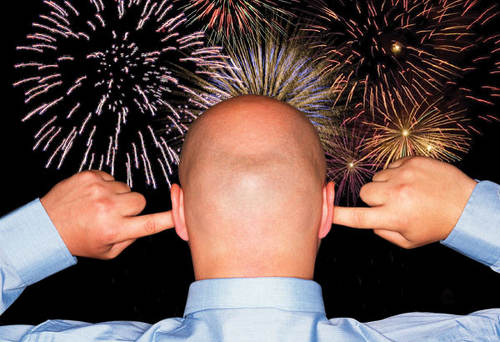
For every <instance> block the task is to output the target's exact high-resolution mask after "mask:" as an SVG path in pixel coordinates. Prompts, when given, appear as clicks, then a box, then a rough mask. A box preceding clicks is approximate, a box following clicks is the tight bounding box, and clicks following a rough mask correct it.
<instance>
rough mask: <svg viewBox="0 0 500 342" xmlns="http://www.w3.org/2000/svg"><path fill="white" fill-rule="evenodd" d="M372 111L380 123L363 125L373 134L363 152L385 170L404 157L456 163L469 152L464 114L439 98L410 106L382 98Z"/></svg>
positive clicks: (407, 103)
mask: <svg viewBox="0 0 500 342" xmlns="http://www.w3.org/2000/svg"><path fill="white" fill-rule="evenodd" d="M380 102H381V103H383V106H382V107H378V108H377V109H376V111H377V114H378V116H379V117H381V118H382V120H381V121H382V122H381V123H377V122H374V121H367V122H365V125H367V126H369V127H371V128H372V129H373V130H374V133H372V134H371V136H370V137H369V138H368V139H367V140H366V142H365V145H364V149H366V150H367V151H369V155H370V156H371V157H372V160H373V162H374V163H375V164H376V165H378V166H383V167H384V168H386V167H387V166H388V165H389V164H390V163H391V162H393V161H395V160H397V159H400V158H404V157H407V156H426V157H432V158H435V159H440V160H443V161H448V162H450V161H457V160H460V159H461V157H460V154H463V153H466V152H467V151H468V149H469V143H470V138H469V134H470V131H469V130H468V129H467V127H466V124H467V122H468V120H467V118H466V117H465V110H464V109H462V108H461V107H460V106H459V105H458V104H457V103H456V102H453V103H448V102H447V101H445V99H444V98H443V97H439V98H437V99H436V100H434V101H422V102H420V103H414V102H411V101H408V99H403V98H402V97H399V98H396V99H394V98H383V99H382V100H381V101H380Z"/></svg>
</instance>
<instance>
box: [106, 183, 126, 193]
mask: <svg viewBox="0 0 500 342" xmlns="http://www.w3.org/2000/svg"><path fill="white" fill-rule="evenodd" d="M106 186H107V187H108V188H109V189H110V190H111V191H112V192H113V193H115V194H125V193H128V192H130V191H131V190H130V187H129V186H128V185H127V184H125V183H122V182H116V181H107V182H106Z"/></svg>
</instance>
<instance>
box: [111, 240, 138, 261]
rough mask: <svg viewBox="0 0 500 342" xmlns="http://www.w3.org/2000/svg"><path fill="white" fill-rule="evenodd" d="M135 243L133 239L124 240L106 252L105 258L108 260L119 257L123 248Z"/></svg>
mask: <svg viewBox="0 0 500 342" xmlns="http://www.w3.org/2000/svg"><path fill="white" fill-rule="evenodd" d="M134 242H135V239H131V240H125V241H122V242H118V243H115V244H114V245H113V247H111V249H110V250H109V251H108V253H107V256H108V258H110V259H113V258H116V257H117V256H118V255H120V254H121V253H122V252H123V250H124V249H125V248H127V247H128V246H130V245H131V244H133V243H134Z"/></svg>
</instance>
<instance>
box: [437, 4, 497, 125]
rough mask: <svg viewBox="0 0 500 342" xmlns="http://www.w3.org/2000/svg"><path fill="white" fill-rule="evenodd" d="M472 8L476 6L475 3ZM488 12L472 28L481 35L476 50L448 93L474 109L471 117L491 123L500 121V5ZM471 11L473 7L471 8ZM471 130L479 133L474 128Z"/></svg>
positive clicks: (467, 55)
mask: <svg viewBox="0 0 500 342" xmlns="http://www.w3.org/2000/svg"><path fill="white" fill-rule="evenodd" d="M471 5H472V4H471ZM482 7H484V8H485V9H484V10H483V11H482V12H481V15H479V16H477V19H476V21H475V23H474V24H473V25H471V29H472V30H473V31H474V32H476V33H477V35H478V38H477V39H476V40H475V41H474V47H473V48H472V49H469V50H468V51H467V52H466V53H465V54H464V55H463V60H464V64H465V65H466V66H467V67H466V68H465V72H464V76H463V77H462V78H460V79H458V80H450V81H449V82H448V86H449V87H448V88H447V89H446V91H445V93H446V95H447V96H448V97H450V98H459V99H461V102H463V103H464V104H465V105H466V106H467V107H468V108H469V109H470V110H469V113H470V116H471V118H473V119H475V118H478V119H482V120H485V121H488V122H492V121H499V120H500V116H499V115H498V100H499V99H500V34H498V33H494V34H491V32H497V28H498V26H499V25H500V11H499V6H498V5H497V4H495V3H487V4H486V5H483V6H482ZM467 9H468V10H470V9H469V7H467ZM470 129H472V130H476V129H475V128H474V127H473V126H470Z"/></svg>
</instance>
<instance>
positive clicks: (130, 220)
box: [119, 211, 174, 241]
mask: <svg viewBox="0 0 500 342" xmlns="http://www.w3.org/2000/svg"><path fill="white" fill-rule="evenodd" d="M124 220H125V224H124V225H123V228H122V231H121V232H120V238H119V240H120V241H124V240H130V239H138V238H141V237H144V236H149V235H153V234H157V233H159V232H162V231H164V230H167V229H170V228H174V220H173V217H172V211H165V212H162V213H156V214H149V215H142V216H134V217H127V218H125V219H124Z"/></svg>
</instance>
